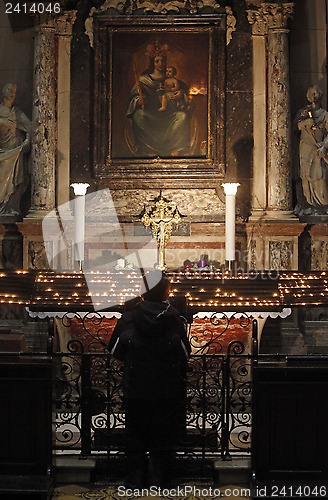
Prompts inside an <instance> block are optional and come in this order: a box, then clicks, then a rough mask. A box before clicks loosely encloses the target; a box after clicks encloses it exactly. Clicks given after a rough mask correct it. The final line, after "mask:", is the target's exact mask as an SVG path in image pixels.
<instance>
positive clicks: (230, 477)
mask: <svg viewBox="0 0 328 500" xmlns="http://www.w3.org/2000/svg"><path fill="white" fill-rule="evenodd" d="M214 476H215V482H216V483H217V484H220V485H222V484H250V481H251V459H250V458H233V459H232V460H221V459H218V460H215V462H214Z"/></svg>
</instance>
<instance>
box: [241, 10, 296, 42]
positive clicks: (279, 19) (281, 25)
mask: <svg viewBox="0 0 328 500" xmlns="http://www.w3.org/2000/svg"><path fill="white" fill-rule="evenodd" d="M294 5H295V4H294V3H282V2H280V3H267V2H264V3H262V4H261V5H259V7H258V8H257V6H255V5H254V2H252V8H250V9H248V10H247V17H248V22H249V23H250V24H251V25H252V31H253V35H265V34H266V33H267V32H268V30H269V29H278V30H279V29H281V30H285V29H287V23H288V20H289V19H290V18H291V17H292V15H293V13H294Z"/></svg>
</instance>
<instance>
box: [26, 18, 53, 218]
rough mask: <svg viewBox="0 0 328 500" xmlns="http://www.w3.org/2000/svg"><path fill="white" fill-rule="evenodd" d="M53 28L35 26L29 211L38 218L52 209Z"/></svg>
mask: <svg viewBox="0 0 328 500" xmlns="http://www.w3.org/2000/svg"><path fill="white" fill-rule="evenodd" d="M55 56H56V54H55V27H54V21H53V19H46V20H41V22H40V23H39V24H38V25H37V26H36V27H35V42H34V81H33V116H32V122H33V132H32V134H33V135H32V174H31V190H32V192H31V210H30V212H29V214H28V217H33V218H40V217H42V215H45V213H46V212H48V211H50V210H51V209H53V208H54V207H55V158H56V115H55V92H56V85H55V64H56V57H55Z"/></svg>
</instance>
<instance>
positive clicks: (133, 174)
mask: <svg viewBox="0 0 328 500" xmlns="http://www.w3.org/2000/svg"><path fill="white" fill-rule="evenodd" d="M222 31H223V36H222V33H221V32H222ZM104 32H105V34H104ZM98 38H99V39H97V29H96V31H95V39H96V45H95V63H96V68H95V94H94V95H95V123H96V124H97V126H96V127H95V137H94V139H95V140H94V156H95V162H94V163H95V173H96V175H99V176H101V177H102V178H109V179H110V178H111V179H113V180H115V181H116V182H115V185H116V187H117V181H119V180H121V181H122V182H123V184H124V183H125V184H127V183H131V182H132V183H133V185H137V184H138V179H139V180H141V178H142V180H143V185H144V183H145V181H146V182H148V183H149V184H150V185H153V184H154V179H155V178H156V179H162V178H163V177H164V178H166V180H168V181H172V182H173V181H174V180H176V179H177V178H184V179H185V180H187V179H188V180H190V181H191V180H192V181H193V182H197V178H199V179H200V178H201V177H202V178H203V180H204V175H203V174H204V173H205V174H206V175H205V178H214V177H216V176H218V175H220V174H222V167H223V165H224V126H223V124H224V83H225V75H224V67H225V64H224V56H223V54H224V30H221V29H220V23H219V24H218V23H216V24H211V23H208V22H207V23H206V24H205V25H203V24H202V23H201V25H198V26H197V27H193V26H183V27H181V26H180V27H179V29H177V27H176V26H175V25H174V26H173V27H170V26H165V28H164V27H163V26H161V27H157V26H147V27H145V26H134V27H126V26H113V25H112V24H111V25H109V26H108V27H107V28H106V29H105V30H104V29H102V30H99V32H98ZM97 65H98V67H97ZM218 124H219V126H218ZM212 180H213V179H212ZM122 182H121V184H122ZM119 184H120V183H119ZM193 185H194V184H193ZM202 185H203V184H202Z"/></svg>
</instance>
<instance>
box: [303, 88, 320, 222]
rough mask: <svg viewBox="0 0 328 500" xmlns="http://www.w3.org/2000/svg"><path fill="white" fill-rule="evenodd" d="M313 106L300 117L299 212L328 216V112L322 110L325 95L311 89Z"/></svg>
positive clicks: (310, 100)
mask: <svg viewBox="0 0 328 500" xmlns="http://www.w3.org/2000/svg"><path fill="white" fill-rule="evenodd" d="M306 97H307V100H308V101H309V104H308V105H307V106H305V107H304V108H302V109H301V110H300V111H299V112H298V114H297V117H296V126H297V129H298V131H299V133H300V137H299V173H298V177H299V181H298V186H297V198H298V199H297V203H298V205H297V208H296V213H297V214H298V215H300V216H306V215H325V214H328V112H327V111H326V110H325V109H323V108H322V107H321V98H322V92H321V90H320V88H319V87H318V86H317V85H313V86H311V87H309V88H308V90H307V93H306Z"/></svg>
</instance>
